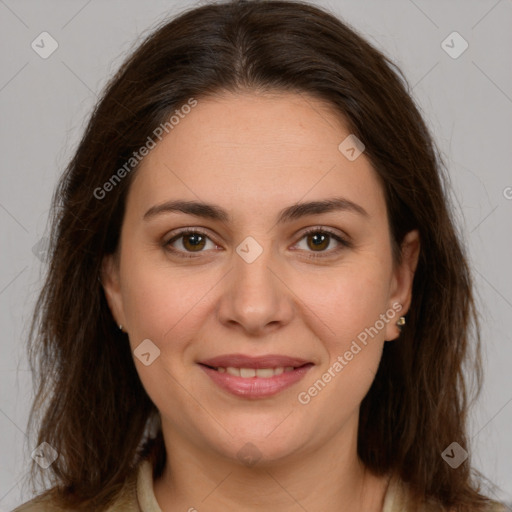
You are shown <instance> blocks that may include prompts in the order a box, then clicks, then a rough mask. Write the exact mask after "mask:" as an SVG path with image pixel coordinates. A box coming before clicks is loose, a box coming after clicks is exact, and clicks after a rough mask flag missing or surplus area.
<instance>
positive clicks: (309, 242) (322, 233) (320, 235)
mask: <svg viewBox="0 0 512 512" xmlns="http://www.w3.org/2000/svg"><path fill="white" fill-rule="evenodd" d="M304 239H306V247H307V248H306V249H305V250H306V251H307V250H308V249H312V252H313V253H315V252H316V253H320V254H309V255H308V256H307V257H308V258H322V257H326V256H330V255H332V254H333V253H334V254H337V253H338V252H339V251H341V250H343V249H344V248H346V247H351V243H350V242H349V241H348V240H346V239H345V238H343V237H342V236H340V235H338V234H336V233H334V232H332V231H330V230H328V229H325V228H312V229H309V230H307V231H306V232H305V233H303V236H302V238H301V239H300V241H302V240H304ZM333 239H334V240H335V241H336V242H337V244H338V247H337V248H336V249H333V250H330V251H326V250H325V249H326V248H327V247H329V246H330V245H331V242H332V240H333ZM300 241H299V242H300ZM324 253H327V254H324Z"/></svg>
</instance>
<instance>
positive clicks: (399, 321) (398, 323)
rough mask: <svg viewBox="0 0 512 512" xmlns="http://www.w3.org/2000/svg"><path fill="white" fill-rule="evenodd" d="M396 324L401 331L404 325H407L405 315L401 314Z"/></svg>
mask: <svg viewBox="0 0 512 512" xmlns="http://www.w3.org/2000/svg"><path fill="white" fill-rule="evenodd" d="M396 325H397V326H398V329H400V331H401V330H402V327H403V326H404V325H405V316H401V317H400V318H399V319H398V322H397V323H396Z"/></svg>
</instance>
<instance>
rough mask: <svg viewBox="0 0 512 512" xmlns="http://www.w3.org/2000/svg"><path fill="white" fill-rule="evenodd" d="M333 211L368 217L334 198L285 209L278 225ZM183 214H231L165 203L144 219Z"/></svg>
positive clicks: (216, 217)
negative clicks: (166, 214) (169, 214)
mask: <svg viewBox="0 0 512 512" xmlns="http://www.w3.org/2000/svg"><path fill="white" fill-rule="evenodd" d="M332 211H346V212H351V213H357V214H359V215H362V216H364V217H368V216H369V215H368V212H367V211H366V210H365V209H364V208H363V207H362V206H360V205H358V204H356V203H354V202H353V201H350V200H348V199H345V198H343V197H332V198H329V199H324V200H321V201H310V202H308V203H298V204H294V205H291V206H288V207H286V208H283V209H282V210H281V211H280V212H279V215H278V217H277V223H278V224H282V223H285V222H290V221H292V220H296V219H299V218H301V217H305V216H308V215H320V214H322V213H328V212H332ZM172 212H181V213H185V214H188V215H194V216H196V217H202V218H205V219H211V220H216V221H220V222H229V220H230V216H229V213H228V212H227V211H226V210H224V208H222V207H220V206H218V205H214V204H211V203H204V202H200V201H183V200H175V201H167V202H165V203H162V204H159V205H156V206H153V207H151V208H150V209H149V210H148V211H147V212H146V213H145V214H144V217H143V219H144V220H149V219H151V218H153V217H155V216H157V215H160V214H163V213H172Z"/></svg>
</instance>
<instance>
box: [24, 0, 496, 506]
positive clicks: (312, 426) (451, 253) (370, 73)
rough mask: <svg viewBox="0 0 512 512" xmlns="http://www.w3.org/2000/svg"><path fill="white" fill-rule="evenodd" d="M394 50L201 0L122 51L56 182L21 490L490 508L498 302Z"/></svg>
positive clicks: (291, 6)
mask: <svg viewBox="0 0 512 512" xmlns="http://www.w3.org/2000/svg"><path fill="white" fill-rule="evenodd" d="M442 178H443V175H442V170H441V163H440V159H439V157H438V155H437V153H436V150H435V147H434V145H433V142H432V139H431V136H430V135H429V133H428V130H427V128H426V126H425V124H424V122H423V120H422V118H421V116H420V114H419V113H418V110H417V108H416V107H415V105H414V103H413V101H412V100H411V98H410V96H409V94H408V92H407V90H406V87H405V85H404V82H403V81H402V80H401V79H400V78H399V76H398V75H397V74H396V72H395V71H393V69H392V64H391V63H390V62H389V61H388V60H387V58H386V57H384V56H383V55H382V54H381V53H379V52H378V51H377V50H376V49H375V48H373V47H372V46H370V45H369V44H368V43H367V42H366V41H365V40H363V39H362V38H361V37H360V36H359V35H357V34H356V33H355V32H354V31H352V30H351V29H350V28H349V27H347V26H346V25H344V24H343V23H342V22H340V21H339V20H337V19H335V18H333V17H332V16H331V15H329V14H327V13H326V12H324V11H322V10H320V9H318V8H316V7H313V6H311V5H308V4H305V3H297V2H282V1H269V2H226V3H220V4H215V5H213V4H212V5H205V6H202V7H199V8H197V9H194V10H191V11H189V12H187V13H184V14H183V15H181V16H179V17H178V18H176V19H175V20H173V21H171V22H169V23H166V24H164V25H163V26H162V27H161V28H159V30H157V31H156V32H155V33H154V34H152V35H151V36H150V37H149V38H148V39H147V40H146V41H145V42H144V43H143V44H142V45H141V46H140V47H139V48H138V49H137V51H136V52H135V53H134V54H133V55H132V56H131V57H130V58H129V60H128V61H127V62H126V63H125V64H124V65H123V66H122V67H121V69H120V70H119V72H118V73H117V74H116V76H115V77H114V78H113V80H112V81H111V82H110V84H109V85H108V87H107V90H106V92H105V94H104V96H103V98H102V99H101V101H100V102H99V104H98V106H97V108H96V110H95V112H94V114H93V116H92V118H91V120H90V122H89V125H88V127H87V130H86V133H85V135H84V137H83V139H82V141H81V143H80V145H79V147H78V150H77V152H76V154H75V156H74V158H73V160H72V161H71V163H70V165H69V167H68V169H67V171H66V173H65V175H64V176H63V178H62V180H61V182H60V186H59V188H58V191H57V193H56V197H55V217H54V223H55V224H54V231H53V233H54V238H53V245H52V259H51V264H50V269H49V274H48V278H47V281H46V283H45V286H44V289H43V292H42V295H41V298H40V300H39V303H38V308H37V314H36V317H35V318H36V320H35V322H34V326H33V336H32V338H31V340H32V342H31V347H30V348H31V357H32V358H33V361H34V367H35V368H34V369H36V367H37V370H38V372H37V376H38V379H39V380H38V382H39V392H38V395H37V397H36V400H35V403H34V406H33V410H32V416H31V424H35V418H36V417H40V418H41V421H40V426H39V429H38V435H37V438H38V442H37V444H38V445H39V447H38V448H37V450H36V451H35V453H34V460H36V463H34V469H35V470H38V469H39V467H43V468H46V469H45V470H44V471H45V474H46V475H48V474H49V475H50V476H51V477H52V480H51V488H50V489H49V490H48V491H47V492H46V493H45V494H44V495H43V496H42V497H39V498H37V499H35V500H32V501H31V502H30V503H28V504H25V505H24V506H22V507H20V508H19V509H18V510H20V511H49V510H52V511H54V510H95V511H107V510H109V511H114V510H141V511H144V512H150V511H151V512H154V511H158V510H162V511H166V512H167V511H171V512H174V511H178V510H188V511H194V510H197V511H217V510H223V511H229V510H240V509H242V510H247V511H256V510H258V511H260V510H265V511H268V510H280V511H292V510H308V511H322V512H330V511H333V512H334V511H339V510H350V511H354V512H356V511H365V512H381V511H383V512H397V511H418V510H422V511H434V510H436V511H437V510H443V511H448V510H449V511H465V512H467V511H475V512H476V511H484V510H486V511H487V510H489V511H490V510H501V507H500V505H499V504H497V503H493V502H491V500H489V499H487V498H486V497H485V496H483V495H482V494H481V493H480V492H479V487H478V483H477V482H476V481H475V479H474V478H475V474H474V473H475V472H474V471H472V468H471V465H470V457H469V454H468V451H469V446H468V438H467V434H466V415H467V404H468V396H467V392H466V381H465V376H464V374H463V372H462V367H463V364H464V363H466V360H467V359H468V357H469V356H470V355H471V354H470V348H471V345H470V343H471V339H474V340H475V347H476V356H477V357H476V359H475V361H474V366H473V368H474V371H475V372H476V375H477V376H478V377H479V376H480V370H481V368H480V362H479V359H478V350H479V338H478V323H477V317H476V313H475V308H474V304H473V298H472V292H471V280H470V275H469V271H468V266H467V263H466V260H465V256H464V253H463V250H462V247H461V243H460V241H459V240H458V237H457V234H456V230H455V227H454V224H453V221H452V216H451V213H450V210H449V206H448V204H447V199H446V196H445V192H444V188H443V183H442Z"/></svg>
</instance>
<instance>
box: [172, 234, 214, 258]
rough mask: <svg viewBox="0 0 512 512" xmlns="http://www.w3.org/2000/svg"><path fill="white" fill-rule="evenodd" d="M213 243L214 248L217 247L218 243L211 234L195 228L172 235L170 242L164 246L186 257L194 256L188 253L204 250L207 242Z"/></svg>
mask: <svg viewBox="0 0 512 512" xmlns="http://www.w3.org/2000/svg"><path fill="white" fill-rule="evenodd" d="M208 241H209V242H210V243H211V244H212V246H213V247H212V248H215V247H216V245H215V244H214V243H213V242H212V240H211V239H210V237H209V236H207V235H206V233H203V232H202V231H195V230H187V231H182V232H180V233H178V234H177V235H176V236H174V237H172V238H171V239H170V240H169V241H168V242H166V243H165V244H164V246H165V247H166V248H167V249H168V250H169V251H171V252H173V253H175V254H177V255H179V256H184V257H194V256H188V255H187V253H194V252H195V253H201V252H204V250H203V249H205V246H206V244H207V242H208Z"/></svg>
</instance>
